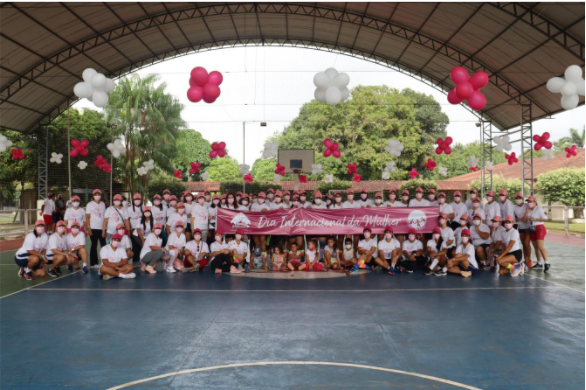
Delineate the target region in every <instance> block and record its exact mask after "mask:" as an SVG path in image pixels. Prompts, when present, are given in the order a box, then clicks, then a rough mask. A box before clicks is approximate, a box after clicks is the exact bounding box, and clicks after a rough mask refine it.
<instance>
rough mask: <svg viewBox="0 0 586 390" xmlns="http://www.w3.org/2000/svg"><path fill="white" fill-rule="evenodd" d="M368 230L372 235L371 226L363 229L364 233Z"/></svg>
mask: <svg viewBox="0 0 586 390" xmlns="http://www.w3.org/2000/svg"><path fill="white" fill-rule="evenodd" d="M367 230H368V231H369V232H371V233H372V229H371V228H370V226H365V227H364V229H362V231H363V232H365V231H367Z"/></svg>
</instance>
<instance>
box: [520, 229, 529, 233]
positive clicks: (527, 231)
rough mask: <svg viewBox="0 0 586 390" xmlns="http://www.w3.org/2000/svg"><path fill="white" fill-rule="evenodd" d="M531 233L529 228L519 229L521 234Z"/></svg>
mask: <svg viewBox="0 0 586 390" xmlns="http://www.w3.org/2000/svg"><path fill="white" fill-rule="evenodd" d="M525 233H530V232H529V229H519V234H525Z"/></svg>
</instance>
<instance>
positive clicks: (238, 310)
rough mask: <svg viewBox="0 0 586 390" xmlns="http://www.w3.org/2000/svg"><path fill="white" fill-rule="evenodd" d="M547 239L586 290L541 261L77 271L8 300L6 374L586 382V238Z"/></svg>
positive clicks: (263, 385)
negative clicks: (409, 269) (323, 271)
mask: <svg viewBox="0 0 586 390" xmlns="http://www.w3.org/2000/svg"><path fill="white" fill-rule="evenodd" d="M548 248H549V249H550V256H552V262H553V261H556V259H557V263H556V267H557V268H558V275H560V274H563V273H562V271H563V269H567V268H568V267H569V266H570V265H569V264H570V262H571V264H574V265H575V268H576V269H578V270H580V269H581V270H582V275H581V276H580V275H578V276H577V277H578V278H581V287H582V288H581V290H580V289H576V288H574V287H575V286H576V281H575V280H574V281H573V284H571V287H568V286H567V285H564V284H563V280H561V281H560V279H561V278H560V277H559V276H558V277H557V278H558V279H555V278H553V279H552V280H547V277H548V276H549V275H546V278H545V280H544V279H543V277H544V276H543V274H539V273H537V272H536V271H531V272H530V273H529V275H525V276H521V277H519V278H517V279H512V278H510V277H508V276H507V277H500V278H499V277H498V276H497V275H495V274H493V273H488V272H482V273H480V274H479V275H478V277H474V278H472V279H462V278H460V277H457V276H453V275H448V276H445V277H434V276H424V275H423V274H414V275H406V274H401V275H394V276H388V275H386V274H383V273H376V272H375V273H367V274H364V275H358V276H348V277H342V278H332V279H317V280H298V279H294V280H287V279H284V280H283V279H262V278H249V277H243V276H230V275H214V274H211V273H209V271H208V272H204V273H197V274H185V275H181V274H167V273H162V274H157V275H145V274H142V275H138V276H137V278H136V279H133V280H121V279H113V280H110V281H107V282H105V281H102V280H100V279H99V277H98V275H97V273H96V272H95V271H92V272H91V273H90V274H89V275H83V274H81V273H74V274H71V275H69V276H63V277H61V278H59V279H57V280H55V281H52V282H50V283H45V284H41V285H38V286H35V287H34V288H31V289H28V290H25V291H22V292H19V293H16V294H14V295H11V296H8V297H5V298H3V299H0V319H1V321H0V324H1V327H0V341H1V350H0V351H1V355H0V358H1V371H2V372H1V380H0V387H1V388H2V389H3V390H5V389H53V388H55V389H63V388H73V389H94V388H95V389H105V388H112V387H116V386H118V387H117V388H124V387H125V386H127V387H129V388H133V389H139V388H145V389H175V388H177V389H216V390H218V389H458V388H465V389H531V390H537V389H550V390H566V389H584V374H585V370H584V315H585V311H584V292H583V285H584V280H583V274H584V249H581V248H569V247H564V246H562V245H555V244H548ZM556 255H557V256H558V258H556ZM580 256H581V257H582V259H581V260H580V259H579V257H580ZM576 258H578V259H576ZM564 262H565V263H567V264H566V265H565V266H564ZM576 265H577V266H576ZM556 267H553V268H552V273H554V272H555V271H556ZM206 271H207V270H206ZM556 280H557V281H556Z"/></svg>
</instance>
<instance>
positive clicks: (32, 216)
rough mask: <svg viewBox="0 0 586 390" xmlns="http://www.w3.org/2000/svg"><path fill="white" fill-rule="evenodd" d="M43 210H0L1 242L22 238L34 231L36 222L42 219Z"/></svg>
mask: <svg viewBox="0 0 586 390" xmlns="http://www.w3.org/2000/svg"><path fill="white" fill-rule="evenodd" d="M40 212H41V209H28V210H22V209H13V210H11V209H5V210H0V240H9V239H13V238H21V237H24V236H26V235H27V233H29V232H30V231H31V230H32V227H33V226H34V224H35V221H36V220H38V219H40V218H41V216H40V215H39V213H40Z"/></svg>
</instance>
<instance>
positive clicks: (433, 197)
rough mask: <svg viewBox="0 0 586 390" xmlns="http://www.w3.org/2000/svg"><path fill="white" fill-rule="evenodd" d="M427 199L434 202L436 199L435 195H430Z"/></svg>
mask: <svg viewBox="0 0 586 390" xmlns="http://www.w3.org/2000/svg"><path fill="white" fill-rule="evenodd" d="M427 199H429V200H431V201H433V200H434V199H435V195H434V194H429V195H427Z"/></svg>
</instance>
